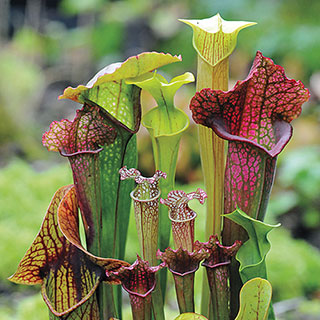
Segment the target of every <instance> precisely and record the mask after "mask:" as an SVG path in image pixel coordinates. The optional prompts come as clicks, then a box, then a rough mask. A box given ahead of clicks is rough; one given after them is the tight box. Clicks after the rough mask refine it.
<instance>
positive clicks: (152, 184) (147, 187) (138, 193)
mask: <svg viewBox="0 0 320 320" xmlns="http://www.w3.org/2000/svg"><path fill="white" fill-rule="evenodd" d="M119 174H120V179H121V180H126V179H134V181H135V182H136V183H137V184H138V185H137V187H136V189H135V190H134V197H136V198H138V199H141V200H146V199H152V198H154V197H156V196H157V195H158V194H159V180H160V178H164V179H166V178H167V174H166V173H165V172H162V171H161V170H157V171H156V172H155V174H154V175H153V176H152V177H151V178H145V177H143V176H142V175H141V173H140V171H139V170H137V169H135V168H131V169H127V167H126V166H124V167H123V168H121V169H120V170H119Z"/></svg>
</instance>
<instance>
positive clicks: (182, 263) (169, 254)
mask: <svg viewBox="0 0 320 320" xmlns="http://www.w3.org/2000/svg"><path fill="white" fill-rule="evenodd" d="M208 256H209V253H208V252H207V250H204V249H203V248H199V249H198V250H194V251H192V252H189V251H188V250H184V249H182V248H179V249H177V250H173V249H171V248H167V249H166V250H165V251H164V252H161V251H160V250H158V253H157V257H158V259H161V260H162V261H163V262H164V263H165V265H166V266H167V267H168V268H169V270H170V272H172V273H174V274H177V275H180V276H184V275H187V274H190V273H193V272H196V271H197V270H198V268H199V263H200V262H201V261H202V260H203V259H206V258H208Z"/></svg>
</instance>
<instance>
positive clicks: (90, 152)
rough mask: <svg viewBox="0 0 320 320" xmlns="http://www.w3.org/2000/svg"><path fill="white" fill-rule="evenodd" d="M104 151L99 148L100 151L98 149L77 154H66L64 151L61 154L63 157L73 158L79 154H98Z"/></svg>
mask: <svg viewBox="0 0 320 320" xmlns="http://www.w3.org/2000/svg"><path fill="white" fill-rule="evenodd" d="M102 150H103V148H99V149H96V150H85V151H77V152H73V153H66V152H65V151H64V150H61V151H60V154H61V155H62V156H63V157H73V156H77V155H79V154H98V153H99V152H100V151H102Z"/></svg>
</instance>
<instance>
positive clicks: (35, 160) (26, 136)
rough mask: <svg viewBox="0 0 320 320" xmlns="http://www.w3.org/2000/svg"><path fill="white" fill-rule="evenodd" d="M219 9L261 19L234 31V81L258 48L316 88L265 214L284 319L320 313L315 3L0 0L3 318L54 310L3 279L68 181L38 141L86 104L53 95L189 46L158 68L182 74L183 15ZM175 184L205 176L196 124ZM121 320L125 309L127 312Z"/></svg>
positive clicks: (188, 67)
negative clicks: (133, 60)
mask: <svg viewBox="0 0 320 320" xmlns="http://www.w3.org/2000/svg"><path fill="white" fill-rule="evenodd" d="M218 12H219V13H220V14H221V16H222V17H223V18H224V19H226V20H247V21H256V22H258V24H257V25H256V26H254V27H251V28H249V29H246V30H244V31H241V32H240V34H239V37H238V45H237V49H236V50H235V52H234V53H233V54H232V56H231V61H230V87H232V86H233V84H234V83H235V81H237V80H238V79H244V78H245V77H246V75H247V72H248V69H249V68H250V65H251V63H252V60H253V58H254V56H255V52H256V51H257V50H260V51H262V53H263V54H264V55H265V56H268V57H271V58H272V59H273V60H274V61H275V62H276V63H277V64H280V65H282V66H283V67H284V68H285V70H286V73H287V75H288V77H291V78H295V79H300V80H302V81H303V83H304V84H305V86H307V87H308V88H309V89H310V92H311V99H310V101H309V102H308V103H306V104H305V105H304V106H303V112H302V116H301V117H300V118H299V119H298V120H295V121H294V123H293V127H294V136H293V139H292V140H291V142H290V143H289V145H288V146H287V147H286V149H285V150H284V152H283V153H282V154H281V155H280V157H279V161H278V164H279V166H278V171H277V177H276V181H275V186H274V189H273V192H272V197H271V201H270V205H269V208H268V216H267V220H268V222H270V223H274V222H281V223H282V225H283V227H282V228H280V229H278V230H275V231H273V232H272V234H271V235H270V238H271V241H272V246H273V249H272V251H271V253H270V254H269V256H268V267H269V275H270V280H271V282H272V285H273V290H274V293H273V295H274V300H275V301H276V302H278V303H276V304H275V308H276V312H278V317H279V319H320V316H319V315H320V302H319V301H320V253H319V249H320V147H319V146H320V126H319V122H320V109H319V104H320V59H319V56H320V37H319V34H320V23H319V12H320V1H318V0H309V1H308V2H306V1H303V0H270V1H263V0H256V1H253V0H238V1H237V0H223V1H222V0H211V1H205V0H184V1H183V0H175V1H169V0H168V1H156V0H122V1H121V0H119V1H106V0H60V1H58V0H56V1H54V0H24V1H22V0H21V1H13V0H1V1H0V75H1V76H0V115H1V117H0V219H1V223H0V255H1V263H0V320H2V319H19V320H22V319H25V320H31V319H40V320H42V319H47V311H46V307H45V305H44V303H43V302H42V301H41V298H40V295H39V288H38V287H27V286H17V285H14V284H12V283H10V282H9V281H7V280H6V278H7V277H8V276H10V275H11V274H12V273H13V272H14V271H15V269H16V267H17V265H18V263H19V261H20V259H21V258H22V256H23V255H24V253H25V251H26V250H27V249H28V247H29V245H30V244H31V242H32V240H33V238H34V237H35V235H36V233H37V232H38V230H39V227H40V225H41V221H42V218H43V216H44V214H45V211H46V208H47V206H48V204H49V202H50V199H51V197H52V195H53V193H54V192H55V191H56V189H57V188H58V187H60V186H62V185H65V184H68V183H71V182H72V175H71V172H70V169H69V168H68V164H67V163H66V159H63V158H62V157H60V156H59V155H58V154H55V153H49V152H47V151H46V149H45V148H44V147H43V146H42V143H41V137H42V134H43V132H44V131H46V130H47V129H48V127H49V124H50V123H51V122H52V121H54V120H60V119H62V118H69V119H73V117H74V113H75V110H76V109H77V108H79V107H80V105H77V104H76V103H73V102H71V101H66V100H61V101H57V97H58V96H59V95H60V94H61V93H62V92H63V89H64V88H65V87H66V86H77V85H78V84H84V83H86V82H87V81H88V80H89V79H90V78H91V77H92V76H93V75H94V74H95V73H96V72H97V71H98V70H99V69H101V68H102V67H104V66H105V65H108V64H110V63H113V62H117V61H123V60H125V59H126V58H127V57H129V56H131V55H134V54H138V53H140V52H143V51H153V50H155V51H163V52H170V53H171V54H181V55H182V58H183V61H182V62H180V63H176V64H173V65H170V66H167V67H164V68H162V69H161V72H162V74H163V75H164V76H166V77H167V78H168V79H170V78H172V77H174V76H177V75H179V74H182V73H184V72H186V71H191V72H193V73H194V74H196V54H195V51H194V50H193V48H192V44H191V42H192V31H191V28H189V27H187V26H186V25H184V24H182V23H180V22H179V21H178V20H177V19H178V18H189V19H201V18H208V17H210V16H212V15H214V14H216V13H218ZM194 92H195V86H194V85H187V86H185V87H184V88H181V89H180V90H179V91H178V93H177V96H176V105H177V106H178V107H180V108H183V109H184V110H185V111H186V113H187V114H188V115H189V116H190V112H189V110H188V104H189V100H190V98H191V97H192V96H193V94H194ZM142 98H143V100H142V103H143V112H145V111H146V110H147V109H148V108H150V107H152V106H154V105H155V103H154V101H153V100H152V98H151V97H150V96H149V95H148V94H146V93H144V92H143V94H142ZM190 117H191V116H190ZM191 123H192V121H191ZM138 144H139V169H140V170H141V171H142V172H143V173H144V174H145V175H152V174H153V170H154V168H153V160H152V152H151V143H150V139H149V137H148V135H147V133H146V131H145V130H144V129H143V128H141V130H140V131H139V133H138ZM177 183H178V184H179V185H180V186H181V188H182V189H184V190H185V191H191V190H193V189H194V188H196V187H198V186H201V185H202V176H201V168H200V160H199V150H198V143H197V134H196V128H195V126H194V125H193V124H192V125H191V126H190V128H189V129H188V131H187V133H186V134H185V136H184V137H183V139H182V144H181V148H180V154H179V161H178V168H177ZM194 205H195V206H196V204H194ZM196 209H197V210H198V212H199V218H198V221H197V231H196V232H197V238H198V239H199V240H205V239H204V238H203V230H204V208H201V207H200V206H199V207H196ZM129 232H130V235H129V237H130V244H129V245H128V248H127V258H128V260H131V261H132V260H134V259H135V252H137V251H138V242H137V237H136V234H135V226H134V222H133V221H131V222H130V228H129ZM131 239H132V241H131ZM199 287H200V284H199V281H198V283H197V288H199ZM199 298H200V295H199V294H198V295H197V297H196V301H199ZM167 306H168V307H167V313H168V319H172V318H173V317H174V315H176V314H177V305H176V303H175V299H174V291H173V288H172V286H169V294H168V301H167ZM128 312H129V309H128ZM124 319H130V316H129V315H128V314H126V313H125V316H124Z"/></svg>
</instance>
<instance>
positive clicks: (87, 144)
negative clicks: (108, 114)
mask: <svg viewBox="0 0 320 320" xmlns="http://www.w3.org/2000/svg"><path fill="white" fill-rule="evenodd" d="M101 113H102V110H100V109H99V107H98V106H90V105H88V104H85V105H84V106H83V108H82V109H81V110H77V114H76V116H75V118H74V120H73V121H69V120H67V119H63V120H61V121H60V122H58V121H54V122H52V123H51V125H50V129H49V131H48V132H45V133H44V135H43V137H42V143H43V145H44V146H45V147H47V149H48V150H49V151H60V152H65V153H67V154H71V153H75V152H81V151H94V150H96V149H98V148H99V147H100V146H103V145H105V144H111V143H112V142H113V141H114V140H115V138H116V130H115V129H114V128H112V127H110V126H109V125H108V124H107V123H106V120H105V118H104V116H102V114H101Z"/></svg>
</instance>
